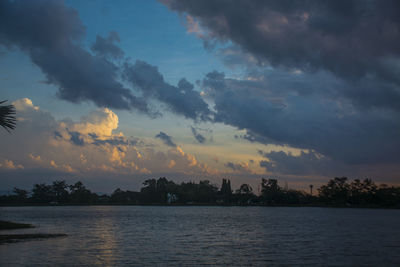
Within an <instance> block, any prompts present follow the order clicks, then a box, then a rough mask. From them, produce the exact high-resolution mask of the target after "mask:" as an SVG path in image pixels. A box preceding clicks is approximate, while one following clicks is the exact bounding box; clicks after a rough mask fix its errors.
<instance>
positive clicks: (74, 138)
mask: <svg viewBox="0 0 400 267" xmlns="http://www.w3.org/2000/svg"><path fill="white" fill-rule="evenodd" d="M68 133H69V135H70V136H71V137H70V139H69V140H70V141H71V143H73V144H74V145H77V146H83V145H84V144H85V141H84V140H83V138H82V135H81V134H80V133H79V132H69V131H68Z"/></svg>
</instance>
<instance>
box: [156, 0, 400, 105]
mask: <svg viewBox="0 0 400 267" xmlns="http://www.w3.org/2000/svg"><path fill="white" fill-rule="evenodd" d="M161 2H163V3H165V4H166V5H167V6H168V7H169V8H171V9H172V10H175V11H178V12H180V13H187V14H189V15H191V16H192V17H194V18H195V19H198V20H199V22H200V25H201V26H202V27H203V28H205V29H206V30H208V34H203V35H202V38H204V39H205V40H206V41H209V40H219V41H222V42H225V41H228V40H231V41H232V42H233V43H234V44H236V46H239V47H241V48H242V50H243V54H242V55H239V57H241V58H242V59H241V60H242V61H243V62H244V61H246V62H247V63H248V62H249V57H248V56H245V58H243V57H244V55H246V53H250V54H252V55H253V56H254V57H255V58H257V61H261V62H264V63H265V62H267V63H268V64H271V65H272V66H275V67H280V68H285V69H292V68H298V69H302V70H303V71H310V72H313V71H316V70H325V71H328V72H331V73H333V74H334V75H335V76H336V77H339V78H340V79H343V80H346V81H347V82H348V86H346V88H343V90H344V89H345V91H343V92H342V93H343V94H344V95H346V96H347V97H349V98H351V99H352V100H354V102H356V104H359V105H360V106H362V107H364V108H365V107H371V106H376V107H379V108H394V109H396V110H400V93H399V91H400V89H399V85H400V78H399V77H400V68H399V65H400V60H399V58H400V45H399V44H400V19H399V12H400V2H399V1H395V0H393V1H391V0H388V1H378V0H372V1H357V0H353V1H351V0H338V1H320V0H314V1H309V0H300V1H282V0H272V1H268V0H263V1H247V0H239V1H225V0H216V1H214V0H205V1H196V0H189V1H187V0H161ZM235 55H237V53H233V54H232V53H228V55H227V56H225V59H226V60H227V61H228V62H229V61H232V60H233V63H231V64H237V60H238V56H236V58H235V57H234V56H235ZM250 61H254V58H253V59H251V60H250ZM247 63H246V64H247ZM357 102H358V103H357Z"/></svg>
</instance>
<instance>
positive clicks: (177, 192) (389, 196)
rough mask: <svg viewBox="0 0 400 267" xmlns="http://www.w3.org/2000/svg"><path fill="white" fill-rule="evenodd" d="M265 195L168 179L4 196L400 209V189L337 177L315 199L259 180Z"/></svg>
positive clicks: (42, 187) (5, 198)
mask: <svg viewBox="0 0 400 267" xmlns="http://www.w3.org/2000/svg"><path fill="white" fill-rule="evenodd" d="M260 188H261V192H259V193H260V194H258V195H256V194H255V193H254V191H253V189H252V187H251V186H250V185H248V184H242V185H241V186H240V187H239V188H238V189H237V190H235V191H233V190H232V188H231V182H230V180H229V179H223V180H222V185H221V187H220V188H218V186H217V185H215V184H212V183H211V182H210V181H208V180H203V181H200V182H199V183H195V182H182V183H180V184H178V183H175V182H174V181H172V180H168V179H167V178H165V177H161V178H158V179H148V180H146V181H144V182H143V187H142V188H141V189H140V191H129V190H127V191H124V190H121V189H120V188H118V189H116V190H115V191H114V192H113V193H112V194H110V195H107V194H97V193H93V192H91V191H90V190H89V189H87V188H86V187H85V186H84V185H83V184H82V183H81V182H77V183H75V184H72V185H68V184H67V183H66V182H65V181H54V182H53V183H52V184H35V185H34V186H33V188H32V189H31V190H30V191H28V190H24V189H20V188H14V190H13V194H10V195H2V196H0V203H1V204H3V205H10V204H12V205H13V204H15V205H27V204H31V205H36V204H44V205H47V204H60V205H70V204H115V205H117V204H121V205H124V204H127V205H140V204H158V205H167V204H171V205H173V204H177V205H185V204H186V205H190V204H194V205H195V204H205V205H269V206H278V205H304V206H307V205H309V206H353V207H358V206H360V207H397V208H400V187H396V186H388V185H385V184H380V185H376V184H375V183H374V182H373V181H372V180H370V179H365V180H363V181H361V180H358V179H355V180H349V179H348V178H346V177H336V178H334V179H331V180H329V181H328V183H327V184H325V185H322V186H321V187H320V188H318V190H317V194H312V188H313V186H312V185H310V192H305V191H301V190H293V189H289V188H287V186H285V187H281V186H279V185H278V180H277V179H264V178H262V179H261V184H260Z"/></svg>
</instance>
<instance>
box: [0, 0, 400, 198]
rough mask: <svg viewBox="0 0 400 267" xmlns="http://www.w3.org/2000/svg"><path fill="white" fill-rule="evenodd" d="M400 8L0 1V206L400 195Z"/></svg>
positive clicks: (387, 4)
mask: <svg viewBox="0 0 400 267" xmlns="http://www.w3.org/2000/svg"><path fill="white" fill-rule="evenodd" d="M399 12H400V2H399V1H389V0H387V1H350V0H346V1H301V0H298V1H256V0H254V1H248V0H238V1H222V0H202V1H195V0H193V1H191V0H182V1H179V0H162V1H151V0H149V1H142V0H137V1H131V0H129V1H128V0H126V1H94V0H93V1H79V0H76V1H47V0H35V1H19V0H15V1H7V0H3V1H0V90H1V94H0V101H1V100H8V101H9V103H13V104H14V106H15V108H16V112H17V117H18V123H17V127H16V129H15V130H14V131H13V132H12V133H8V132H7V131H5V130H4V129H0V147H1V149H0V190H3V191H7V190H11V189H12V188H13V187H14V186H18V187H22V188H30V187H31V186H32V184H34V183H41V182H50V181H53V180H60V179H65V180H67V181H68V182H74V181H78V180H81V181H82V182H83V183H84V184H85V185H87V186H88V187H89V188H90V189H92V190H94V191H98V192H110V190H114V189H115V188H117V187H121V188H122V189H129V190H138V189H139V188H140V187H141V184H142V182H143V181H144V180H145V179H148V178H158V177H164V176H165V177H167V178H168V179H172V180H174V181H176V182H180V181H190V180H191V181H199V180H204V179H208V180H211V181H212V182H213V183H215V184H218V185H220V183H221V179H222V178H229V179H231V181H232V187H233V188H234V189H235V188H237V187H238V186H239V185H240V184H242V183H249V184H251V185H253V188H254V189H255V191H256V188H257V184H258V183H259V182H260V179H261V177H273V178H277V179H278V180H279V181H280V183H281V185H283V183H285V182H287V184H288V186H289V187H290V188H296V189H307V188H308V186H309V185H310V184H314V186H319V185H321V184H322V183H326V182H327V181H328V180H329V179H331V178H333V177H336V176H337V177H341V176H347V177H349V178H360V179H363V178H372V179H373V180H374V181H376V182H378V183H388V184H399V183H400V154H399V151H400V17H399V16H398V14H399Z"/></svg>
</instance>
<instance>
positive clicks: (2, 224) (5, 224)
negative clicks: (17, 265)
mask: <svg viewBox="0 0 400 267" xmlns="http://www.w3.org/2000/svg"><path fill="white" fill-rule="evenodd" d="M34 227H35V226H33V225H32V224H28V223H15V222H9V221H0V231H1V230H16V229H27V228H34ZM64 236H67V235H66V234H43V233H35V234H25V233H24V234H4V235H3V234H0V244H1V243H11V242H17V241H22V240H29V239H44V238H54V237H64Z"/></svg>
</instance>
